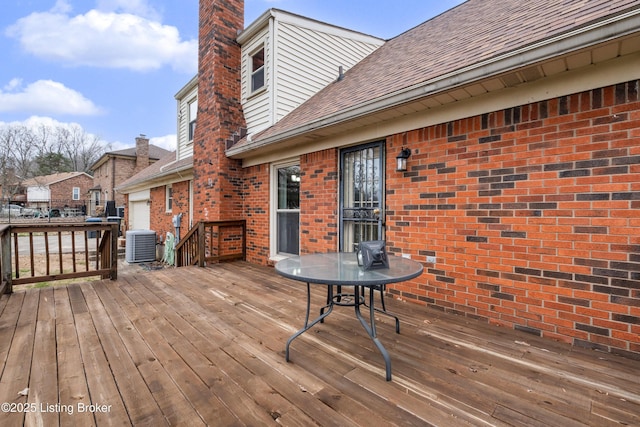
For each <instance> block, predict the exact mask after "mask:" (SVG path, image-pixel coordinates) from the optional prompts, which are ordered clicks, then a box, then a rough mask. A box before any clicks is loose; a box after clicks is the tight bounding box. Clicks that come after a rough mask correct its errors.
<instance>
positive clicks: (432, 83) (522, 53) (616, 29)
mask: <svg viewBox="0 0 640 427" xmlns="http://www.w3.org/2000/svg"><path fill="white" fill-rule="evenodd" d="M638 28H640V8H638V7H636V8H635V9H633V10H631V11H628V12H626V13H623V14H621V15H616V16H614V17H610V18H608V19H604V20H602V21H598V22H595V23H593V24H591V25H587V26H584V27H581V28H578V29H575V30H573V31H570V32H568V33H564V34H560V35H557V36H555V37H551V38H549V39H545V40H542V41H539V42H537V43H533V44H531V45H528V46H525V47H522V48H519V49H516V50H514V51H511V52H507V53H505V54H502V55H500V56H498V57H495V58H492V59H489V60H486V61H483V62H480V63H477V64H474V65H471V66H468V67H465V68H462V69H459V70H455V71H453V72H450V73H447V74H444V75H442V76H438V77H436V78H433V79H431V80H428V81H426V82H421V83H419V84H417V85H414V86H410V87H408V88H405V89H403V90H401V91H399V92H395V93H392V94H389V95H387V96H384V97H381V98H377V99H375V100H372V101H370V102H367V103H364V104H360V105H358V106H356V107H352V108H351V109H347V110H342V111H340V112H338V113H336V114H333V115H330V116H325V117H323V118H319V119H316V120H314V121H312V122H309V123H307V124H305V125H302V126H299V127H296V128H293V129H289V130H286V131H284V132H281V133H278V134H276V135H272V136H269V137H266V138H264V139H259V140H258V141H255V142H251V143H248V144H243V145H242V146H241V147H237V148H235V149H234V147H231V148H230V149H229V150H227V151H226V154H227V156H229V157H233V156H238V157H240V158H241V157H242V156H241V155H242V154H244V153H248V152H252V151H255V150H259V149H261V148H263V147H265V146H267V145H271V144H274V143H277V142H281V141H283V140H287V139H292V138H295V137H299V136H303V135H305V134H307V133H310V132H313V131H314V130H317V129H321V128H326V127H331V126H334V125H338V124H341V123H345V122H348V121H351V120H355V119H358V118H361V117H365V116H367V115H370V114H373V113H376V112H379V111H383V110H387V109H391V108H394V107H397V106H399V105H402V104H405V103H408V102H411V101H416V100H419V99H423V98H426V97H429V96H434V95H437V94H439V93H442V92H444V91H446V90H451V89H455V88H459V87H461V86H465V85H468V84H471V83H474V82H477V81H480V80H483V79H487V78H489V77H495V76H497V75H501V74H505V73H508V72H512V71H515V70H519V69H522V68H523V67H526V66H530V65H533V64H536V63H539V62H543V61H545V60H547V59H551V58H555V57H559V56H562V55H566V54H569V53H571V52H574V51H577V50H579V49H584V48H588V47H591V46H594V45H597V44H601V43H604V42H607V41H611V40H614V39H617V38H620V37H624V36H626V35H629V34H633V33H635V32H637V31H638Z"/></svg>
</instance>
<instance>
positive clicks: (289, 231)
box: [272, 163, 300, 255]
mask: <svg viewBox="0 0 640 427" xmlns="http://www.w3.org/2000/svg"><path fill="white" fill-rule="evenodd" d="M272 171H273V172H272V174H273V176H272V179H273V181H274V185H273V188H274V192H275V194H273V195H272V196H273V199H272V200H273V201H274V208H275V215H273V218H274V222H272V227H273V228H272V229H273V230H274V231H275V233H273V235H274V238H273V241H272V253H273V254H275V255H298V254H299V253H300V165H299V164H297V163H295V164H292V163H289V164H281V165H275V166H274V167H273V169H272Z"/></svg>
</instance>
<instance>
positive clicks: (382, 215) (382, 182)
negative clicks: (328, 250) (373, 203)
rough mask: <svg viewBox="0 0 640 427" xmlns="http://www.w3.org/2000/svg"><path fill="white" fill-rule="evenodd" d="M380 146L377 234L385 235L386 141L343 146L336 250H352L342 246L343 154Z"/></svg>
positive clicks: (341, 151) (340, 161) (340, 160)
mask: <svg viewBox="0 0 640 427" xmlns="http://www.w3.org/2000/svg"><path fill="white" fill-rule="evenodd" d="M376 147H377V148H380V159H379V161H380V164H379V173H380V176H379V183H380V185H379V193H378V197H379V200H380V203H379V206H380V214H379V218H378V236H379V238H380V239H384V236H385V231H386V230H385V229H386V226H385V207H386V199H385V196H386V191H385V190H386V189H385V185H386V184H385V175H386V162H385V159H386V155H385V147H386V141H385V140H380V141H374V142H369V143H364V144H360V145H354V146H351V147H347V148H343V149H341V150H340V153H339V156H340V159H339V167H340V174H339V182H338V189H339V191H338V193H339V195H338V250H339V251H340V252H351V251H352V250H353V248H343V242H344V214H343V213H344V193H345V191H344V171H345V167H344V162H345V155H346V154H348V153H353V152H356V151H363V150H366V149H370V148H376Z"/></svg>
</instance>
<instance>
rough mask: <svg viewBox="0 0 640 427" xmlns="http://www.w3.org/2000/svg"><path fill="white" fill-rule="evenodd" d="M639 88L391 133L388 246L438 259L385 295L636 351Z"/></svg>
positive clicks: (639, 330) (639, 325)
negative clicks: (399, 158) (402, 164)
mask: <svg viewBox="0 0 640 427" xmlns="http://www.w3.org/2000/svg"><path fill="white" fill-rule="evenodd" d="M638 87H639V81H633V82H630V83H627V84H620V85H617V86H614V87H607V88H604V89H598V90H594V91H589V92H584V93H580V94H575V95H571V96H567V97H562V98H559V99H552V100H549V101H544V102H540V103H536V104H531V105H524V106H521V107H517V108H510V109H507V110H504V111H497V112H494V113H491V114H485V115H482V116H477V117H472V118H469V119H464V120H459V121H456V122H452V123H447V124H443V125H438V126H432V127H428V128H424V129H418V130H415V131H411V132H407V133H404V134H400V135H394V136H392V137H389V138H388V139H387V199H386V203H387V225H388V229H387V234H386V238H387V241H388V243H389V245H390V249H391V250H392V251H393V252H396V253H398V254H400V253H409V254H411V256H412V258H413V259H415V260H418V261H420V262H423V263H426V260H427V256H433V257H435V258H436V262H435V263H433V264H429V263H426V264H425V265H426V274H424V275H422V276H421V277H420V278H418V279H416V280H415V281H413V282H411V283H407V284H403V285H399V286H395V287H394V288H393V289H392V292H393V293H394V294H395V295H396V296H397V297H401V298H404V299H410V300H414V301H420V302H422V303H424V304H427V305H429V306H431V307H436V308H438V309H441V310H444V311H447V312H453V313H458V314H464V315H468V316H472V317H476V318H482V319H488V320H489V321H490V322H491V323H494V324H498V325H504V326H508V327H513V328H516V329H520V330H523V331H526V332H529V333H532V334H535V335H540V336H546V337H550V338H554V339H558V340H562V341H567V342H573V343H574V344H576V345H583V346H589V347H592V346H596V347H602V348H603V349H612V348H613V349H617V351H622V352H626V351H630V352H635V353H640V102H639V95H638ZM404 146H406V147H409V148H411V150H412V152H413V154H412V155H411V157H410V158H409V162H408V164H409V171H408V172H405V173H400V172H396V171H395V170H394V166H395V159H394V157H395V156H396V155H397V153H398V152H399V151H400V149H401V148H402V147H404ZM316 203H317V200H316Z"/></svg>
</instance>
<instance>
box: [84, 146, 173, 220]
mask: <svg viewBox="0 0 640 427" xmlns="http://www.w3.org/2000/svg"><path fill="white" fill-rule="evenodd" d="M169 153H170V151H168V150H165V149H164V148H160V147H158V146H155V145H153V144H149V139H148V138H147V137H146V136H144V135H140V136H138V137H136V146H135V147H132V148H126V149H123V150H116V151H109V152H106V153H104V154H103V155H102V156H101V157H100V158H99V159H98V160H96V162H95V163H94V164H93V165H91V167H90V170H91V171H92V172H93V186H92V188H91V208H90V213H91V214H92V215H98V214H101V213H102V212H104V206H105V205H106V203H107V202H108V201H114V202H115V206H116V207H118V206H124V201H125V198H124V195H123V194H119V193H118V192H117V191H115V188H116V187H117V186H118V185H119V184H120V183H122V182H124V181H125V180H127V179H129V178H130V177H132V176H133V175H135V174H136V173H138V172H140V171H141V170H143V169H145V168H147V167H149V165H152V164H153V163H155V162H157V161H158V160H159V159H160V158H162V157H163V156H166V155H167V154H169Z"/></svg>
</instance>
